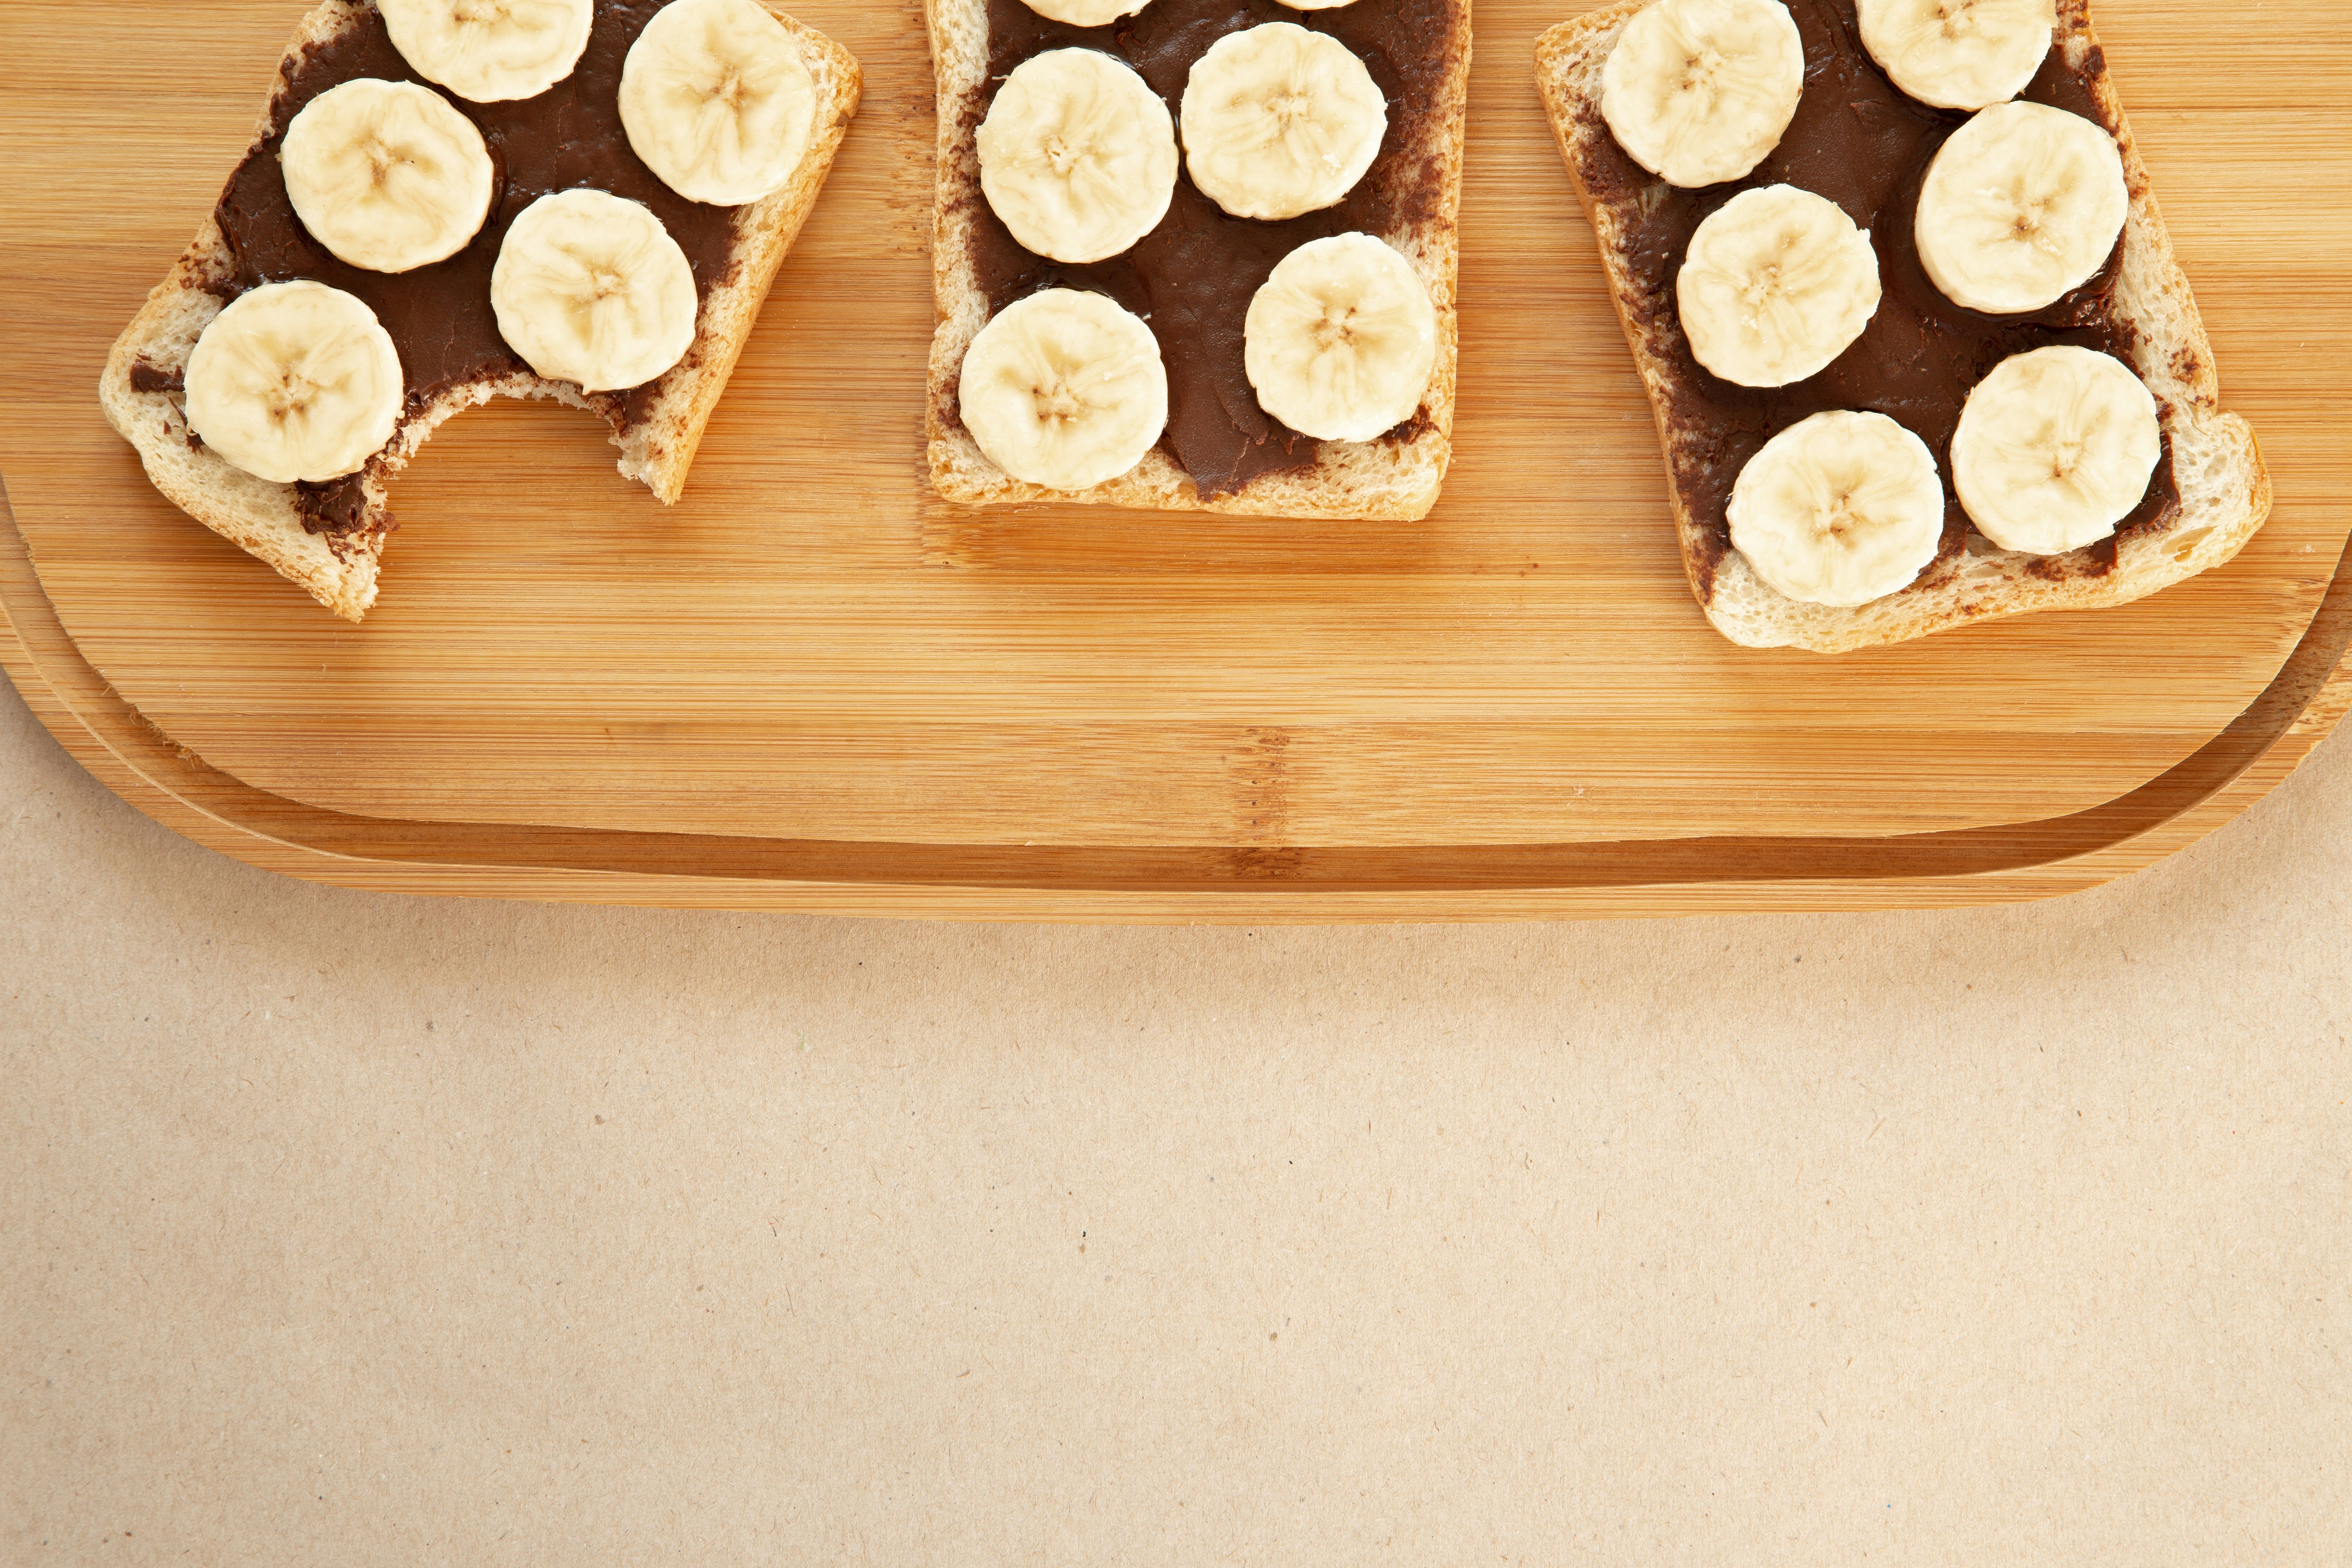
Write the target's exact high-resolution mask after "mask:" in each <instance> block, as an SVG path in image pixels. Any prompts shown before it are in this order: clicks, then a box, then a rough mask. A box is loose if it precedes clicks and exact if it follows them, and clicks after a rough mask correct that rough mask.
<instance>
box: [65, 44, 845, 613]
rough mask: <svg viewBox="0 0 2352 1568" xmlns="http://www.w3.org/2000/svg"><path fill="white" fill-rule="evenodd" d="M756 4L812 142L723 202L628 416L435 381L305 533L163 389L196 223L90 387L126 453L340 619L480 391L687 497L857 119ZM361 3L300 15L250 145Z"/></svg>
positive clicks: (191, 314)
mask: <svg viewBox="0 0 2352 1568" xmlns="http://www.w3.org/2000/svg"><path fill="white" fill-rule="evenodd" d="M762 4H765V5H767V6H768V8H769V10H771V11H772V12H774V13H775V15H776V16H777V17H778V19H780V20H781V21H782V23H783V24H784V26H786V27H787V28H789V29H790V30H791V31H792V33H793V37H795V38H796V39H798V40H799V42H800V44H801V47H802V48H803V52H804V56H805V58H806V59H807V62H808V66H809V69H810V71H811V72H812V74H813V75H814V77H815V79H816V85H817V90H818V93H819V95H820V100H821V101H820V103H819V107H818V111H817V116H816V128H815V134H814V138H813V140H812V142H811V145H810V148H809V153H808V156H807V157H806V158H805V159H803V161H802V163H801V166H800V168H799V170H798V171H797V172H795V173H794V174H793V178H792V181H791V182H790V183H789V184H786V185H785V186H784V187H783V189H782V190H780V191H777V192H776V193H775V194H774V195H770V196H767V197H765V198H763V199H761V200H760V201H758V202H754V203H752V204H751V205H747V206H743V207H740V208H738V209H736V213H735V219H734V238H733V245H732V249H731V251H730V254H729V265H728V266H727V267H726V268H724V269H723V270H722V271H721V273H720V275H719V278H718V279H717V280H716V281H714V282H713V283H711V284H710V285H709V287H708V288H707V289H705V290H704V292H703V297H702V308H701V315H700V319H699V321H698V322H697V325H696V332H695V339H694V343H693V346H692V347H691V348H690V349H688V352H687V355H686V357H685V358H684V359H683V360H682V361H680V362H679V363H678V365H677V368H676V369H674V370H672V371H670V372H669V373H668V374H666V375H665V376H663V377H662V378H661V379H660V380H659V381H658V382H656V383H655V384H653V387H652V389H651V392H650V395H649V397H648V398H646V400H645V401H643V402H642V404H641V406H640V408H639V411H638V413H637V415H636V416H635V417H632V418H629V419H627V420H624V419H623V418H622V416H621V414H620V408H621V402H620V398H619V397H618V396H616V395H593V396H592V395H587V394H583V392H582V391H581V390H580V388H578V387H577V386H574V385H572V384H571V383H568V382H551V381H546V380H543V379H541V377H539V376H537V375H534V374H530V373H529V372H527V371H525V372H518V373H515V374H502V375H499V376H496V377H493V378H490V379H486V380H478V381H473V382H467V383H463V384H457V385H454V386H451V387H448V388H447V389H446V390H445V391H443V392H441V393H440V394H439V395H436V396H435V397H434V398H433V399H431V400H430V401H429V402H427V403H425V405H423V406H422V407H421V408H419V409H415V410H414V411H412V412H411V413H409V414H408V415H407V416H404V418H403V420H402V423H401V426H400V427H399V429H398V431H397V432H396V433H395V434H394V437H393V438H392V442H391V444H390V445H389V446H388V447H385V449H384V450H383V452H382V453H381V454H379V455H378V456H376V457H375V458H371V459H370V460H369V463H368V466H367V468H365V469H364V470H362V495H363V498H364V505H363V508H362V512H361V515H360V517H359V519H358V523H357V526H356V527H352V528H350V529H348V530H343V531H333V532H312V531H310V529H309V528H307V527H306V526H305V524H304V521H303V514H302V512H301V510H299V508H298V507H297V505H296V496H297V489H296V487H295V486H293V485H288V484H274V483H271V482H270V481H268V480H266V479H256V478H254V477H253V476H252V475H250V474H247V473H245V472H243V471H242V470H240V469H238V468H235V467H233V466H231V465H230V464H229V463H228V462H226V460H224V459H223V458H219V457H217V456H216V455H215V454H214V453H212V452H211V451H209V450H206V449H205V447H204V446H203V444H202V443H201V442H200V441H198V440H196V439H195V438H194V433H193V432H192V431H190V429H189V428H188V424H187V418H186V415H185V413H184V407H183V404H184V398H183V396H182V395H181V393H180V392H179V390H178V387H177V383H178V382H179V380H180V377H181V375H182V373H183V372H184V370H185V368H186V365H187V362H188V355H189V353H190V352H191V351H192V350H193V349H194V347H195V343H196V339H197V338H198V337H199V336H201V335H202V334H203V332H204V330H205V326H206V325H207V324H208V323H209V322H210V321H212V319H213V318H214V317H215V315H217V314H218V313H219V312H220V310H221V308H222V307H223V305H224V304H225V303H226V300H224V299H223V298H221V296H220V294H218V293H215V291H214V290H215V289H223V288H224V286H226V285H227V284H228V283H229V281H230V279H232V277H233V276H234V272H235V260H234V258H233V257H232V256H231V255H230V253H229V248H228V246H227V244H226V241H225V239H224V238H223V237H222V233H221V229H220V226H219V224H218V222H217V221H215V218H214V217H213V216H209V215H208V216H206V217H205V223H204V226H203V227H202V228H201V229H199V230H198V231H197V234H196V237H195V242H194V244H193V245H191V246H190V247H188V250H187V253H186V254H185V255H184V256H182V257H181V258H180V260H179V263H178V265H177V266H175V267H173V268H172V272H171V275H170V276H169V277H167V278H166V279H164V280H163V282H162V283H161V284H160V285H158V286H157V287H156V289H155V290H154V291H153V292H152V293H151V294H150V295H149V296H148V297H147V303H146V306H145V307H144V308H143V309H142V310H140V312H139V314H138V316H137V317H136V318H134V319H133V320H132V321H131V325H130V326H129V327H128V328H127V329H125V331H123V334H122V336H121V338H120V339H118V340H117V341H116V342H115V344H114V349H113V352H112V353H110V355H109V356H108V358H107V363H106V370H105V373H104V374H103V375H102V376H101V377H100V382H99V399H100V403H101V404H102V405H104V407H105V409H106V416H107V419H108V420H109V422H110V423H111V424H112V425H113V426H114V428H115V429H116V430H117V431H118V432H120V433H121V436H122V437H124V438H125V439H126V440H128V441H130V442H131V445H132V446H134V447H137V448H138V449H139V456H140V459H141V461H142V462H143V463H144V464H145V465H146V468H147V476H148V478H149V479H151V480H152V482H153V483H154V486H155V488H156V489H159V490H161V491H163V494H164V496H165V497H166V498H168V499H169V500H171V501H172V502H173V504H174V505H176V506H178V507H179V508H180V509H181V510H184V511H185V512H187V513H188V514H189V515H190V516H192V517H194V518H195V519H196V520H197V521H200V522H202V523H204V524H205V526H206V527H207V528H210V529H211V530H213V531H215V533H218V534H220V535H222V536H223V537H224V538H226V539H229V540H231V541H233V542H236V544H238V545H240V546H242V547H243V548H244V549H246V550H247V551H250V552H252V553H253V554H255V555H257V556H259V557H260V558H261V559H262V560H264V561H267V562H268V563H269V564H270V565H272V566H274V567H276V568H277V569H278V571H279V572H280V573H282V574H285V575H286V576H288V577H289V578H291V579H293V580H294V581H295V582H297V583H299V584H302V586H303V587H305V588H308V589H309V590H310V593H311V595H312V596H314V597H315V598H317V599H318V601H319V602H320V604H322V605H326V606H327V607H328V608H330V609H331V610H333V611H334V612H335V614H337V615H338V616H342V617H343V618H344V619H345V620H350V621H356V620H358V619H360V618H361V616H363V615H364V614H365V613H366V612H367V609H368V607H369V606H370V605H373V604H374V602H375V595H376V574H377V569H378V566H379V564H380V561H381V557H382V555H383V544H384V540H385V538H386V537H387V536H388V535H389V534H390V532H391V531H392V527H393V523H392V514H391V512H390V511H389V510H387V507H386V499H387V491H388V489H389V488H390V485H391V481H392V479H393V477H394V475H396V474H398V473H399V472H400V470H401V469H402V468H404V467H406V466H407V464H408V461H409V459H411V458H414V457H415V455H416V453H417V451H418V450H419V449H420V448H421V447H423V446H424V445H425V439H426V437H429V436H431V435H432V433H433V432H434V430H435V429H436V428H437V427H438V426H440V425H441V423H442V422H443V421H444V420H446V419H447V418H449V417H450V416H452V415H454V414H457V412H458V411H459V410H461V409H465V408H470V407H472V406H474V405H477V404H480V403H487V402H488V401H489V399H491V398H492V397H535V398H553V399H555V400H556V401H558V402H561V403H565V404H569V405H572V406H573V407H576V408H582V409H587V410H590V411H592V412H594V413H598V414H601V415H603V416H605V417H606V418H607V419H608V420H610V421H611V422H612V423H613V425H614V437H613V444H614V446H616V447H619V448H620V449H621V461H620V470H621V472H622V473H623V474H625V475H626V476H627V477H628V478H630V479H636V480H639V481H641V482H642V483H643V484H645V485H646V488H647V489H651V490H652V491H653V492H654V494H655V495H656V496H657V497H659V498H660V499H661V500H663V501H664V502H665V503H668V502H675V501H676V500H677V499H678V497H679V495H680V494H681V493H683V491H684V489H685V488H686V474H687V469H688V468H689V467H690V466H691V465H692V464H693V462H694V454H695V449H696V448H697V447H698V446H699V445H700V444H701V441H702V431H703V426H705V425H706V424H708V423H709V418H710V413H711V410H712V409H713V408H715V407H716V406H717V405H718V403H719V395H721V394H722V393H724V392H725V391H726V389H727V381H728V378H729V376H730V375H731V374H733V372H734V369H735V362H736V360H737V358H738V357H739V356H740V354H741V353H742V351H743V344H744V342H745V340H746V339H747V338H749V337H750V336H751V324H752V322H753V321H755V320H756V319H757V318H758V316H759V313H760V305H761V301H762V300H765V299H766V298H767V293H768V288H769V285H770V284H771V283H772V282H773V281H774V279H775V276H776V268H778V267H779V266H781V265H782V262H783V258H784V255H785V252H787V251H789V250H790V249H791V248H792V244H793V238H794V237H796V236H797V235H798V234H799V233H800V228H801V224H802V223H803V220H805V219H806V218H807V216H808V215H809V212H810V209H811V208H813V207H814V205H816V198H817V193H818V192H819V191H820V190H821V189H822V188H823V187H824V179H825V175H826V174H827V173H828V172H829V171H830V169H831V168H832V165H833V157H834V153H835V151H836V150H837V149H838V148H839V147H840V145H841V141H842V138H843V136H844V135H845V134H846V132H847V131H848V128H849V121H850V119H851V117H852V116H853V115H854V114H855V113H856V110H857V100H858V91H859V73H858V68H857V62H856V59H855V58H852V57H851V56H850V54H849V52H848V51H847V50H845V49H844V48H843V47H841V46H840V45H838V44H836V43H835V42H834V41H833V40H832V39H830V38H828V37H825V36H824V34H822V33H819V32H817V31H816V30H815V29H814V28H812V27H808V26H803V25H802V24H801V23H799V22H797V21H795V20H793V18H792V17H791V16H786V15H785V14H784V13H783V11H782V9H781V8H780V7H779V6H778V5H775V4H774V3H773V0H762ZM372 10H373V5H370V4H368V3H367V0H322V4H320V5H319V6H318V7H317V8H316V9H314V10H313V11H311V12H310V14H309V15H308V16H305V17H304V18H303V19H302V24H301V26H300V28H299V30H298V31H297V32H296V34H295V36H294V40H293V42H292V43H290V44H289V45H288V46H287V49H286V54H285V58H284V59H283V60H282V61H281V62H280V64H279V67H278V83H277V87H276V88H275V89H273V90H272V93H271V95H270V101H269V104H268V107H267V108H265V109H264V110H263V111H262V115H261V120H260V123H259V125H258V126H257V128H256V130H255V132H254V137H255V142H256V144H257V145H258V144H259V143H260V142H265V141H267V140H268V138H270V137H271V136H274V135H276V134H278V132H280V131H281V130H283V129H284V128H283V126H281V125H280V124H279V123H278V110H279V99H280V95H281V94H282V93H283V91H284V90H285V89H286V88H287V86H288V85H289V82H290V80H291V78H292V75H293V72H294V70H295V68H296V66H297V64H298V62H299V59H300V58H301V56H302V54H303V51H304V50H305V49H306V48H311V47H319V46H321V45H324V44H327V43H330V42H331V41H333V40H334V39H336V38H338V37H341V36H342V35H343V34H344V33H345V31H346V30H347V29H349V28H351V27H352V26H357V25H359V24H360V23H361V22H362V20H363V19H364V18H365V17H366V16H367V15H368V13H369V12H371V11H372ZM640 396H644V395H642V394H641V395H640Z"/></svg>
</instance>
